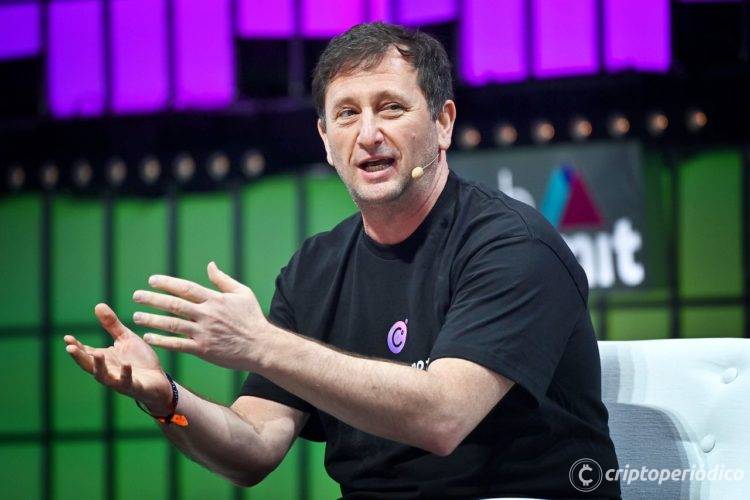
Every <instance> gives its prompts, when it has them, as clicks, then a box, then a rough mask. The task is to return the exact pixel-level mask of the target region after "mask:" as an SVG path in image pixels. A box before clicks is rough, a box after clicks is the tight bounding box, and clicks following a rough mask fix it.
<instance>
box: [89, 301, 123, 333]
mask: <svg viewBox="0 0 750 500" xmlns="http://www.w3.org/2000/svg"><path fill="white" fill-rule="evenodd" d="M94 314H96V317H97V318H98V319H99V323H101V325H102V327H103V328H104V329H105V330H107V331H108V332H109V334H110V335H111V336H112V338H113V339H115V340H117V339H119V338H120V337H122V336H123V335H126V334H127V333H129V332H130V330H128V329H127V327H126V326H125V325H123V324H122V322H121V321H120V320H119V318H118V317H117V315H116V314H115V312H114V311H113V310H112V308H111V307H109V306H108V305H107V304H97V305H96V307H94Z"/></svg>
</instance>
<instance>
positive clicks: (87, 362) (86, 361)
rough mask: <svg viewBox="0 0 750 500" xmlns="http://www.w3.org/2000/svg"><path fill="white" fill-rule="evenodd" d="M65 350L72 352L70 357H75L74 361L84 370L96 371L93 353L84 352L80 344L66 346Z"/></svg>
mask: <svg viewBox="0 0 750 500" xmlns="http://www.w3.org/2000/svg"><path fill="white" fill-rule="evenodd" d="M65 351H66V352H67V353H68V354H70V357H72V358H73V361H75V362H76V364H77V365H78V366H80V367H81V368H83V370H84V371H86V372H88V373H92V374H93V373H94V360H93V359H92V357H91V355H89V354H87V353H85V352H83V351H82V350H81V349H79V348H78V346H75V345H67V346H65Z"/></svg>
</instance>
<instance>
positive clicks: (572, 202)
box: [560, 171, 604, 230]
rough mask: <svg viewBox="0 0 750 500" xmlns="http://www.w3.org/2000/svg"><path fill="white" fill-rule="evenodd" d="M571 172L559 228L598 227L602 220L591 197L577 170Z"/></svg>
mask: <svg viewBox="0 0 750 500" xmlns="http://www.w3.org/2000/svg"><path fill="white" fill-rule="evenodd" d="M571 174H572V175H571V176H570V196H568V203H567V205H566V206H565V211H564V212H563V216H562V218H561V219H560V229H561V230H564V229H571V228H580V227H582V226H585V227H592V226H593V227H600V226H601V225H602V224H603V223H604V220H603V219H602V216H601V215H600V214H599V209H598V208H596V205H595V204H594V200H592V199H591V196H590V195H589V190H588V188H587V187H586V185H585V184H584V182H583V179H582V178H581V176H580V174H579V173H578V172H575V171H573V172H571Z"/></svg>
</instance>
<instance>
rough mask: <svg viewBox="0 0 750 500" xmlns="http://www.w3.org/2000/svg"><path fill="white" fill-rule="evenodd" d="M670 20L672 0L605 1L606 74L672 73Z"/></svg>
mask: <svg viewBox="0 0 750 500" xmlns="http://www.w3.org/2000/svg"><path fill="white" fill-rule="evenodd" d="M669 18H670V12H669V0H605V2H604V34H605V39H604V47H605V48H604V52H605V65H606V67H607V70H609V71H622V70H628V69H637V70H642V71H658V72H665V71H667V70H669V64H670V62H671V61H670V60H671V48H670V36H671V35H670V20H669Z"/></svg>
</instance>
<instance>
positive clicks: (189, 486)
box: [178, 455, 234, 500]
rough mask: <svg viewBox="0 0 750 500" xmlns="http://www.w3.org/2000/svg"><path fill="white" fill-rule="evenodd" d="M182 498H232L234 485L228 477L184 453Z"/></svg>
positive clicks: (188, 499) (180, 473)
mask: <svg viewBox="0 0 750 500" xmlns="http://www.w3.org/2000/svg"><path fill="white" fill-rule="evenodd" d="M178 460H179V462H178V467H179V473H178V477H179V481H180V492H181V495H180V499H181V500H205V499H207V498H211V499H212V500H231V499H232V498H233V495H234V486H233V485H232V483H230V482H229V481H228V480H227V479H225V478H223V477H222V476H219V475H218V474H216V473H214V472H211V471H210V470H208V469H206V468H204V467H203V466H202V465H199V464H197V463H195V462H193V461H192V460H190V459H188V458H187V457H185V456H184V455H180V456H179V459H178Z"/></svg>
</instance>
